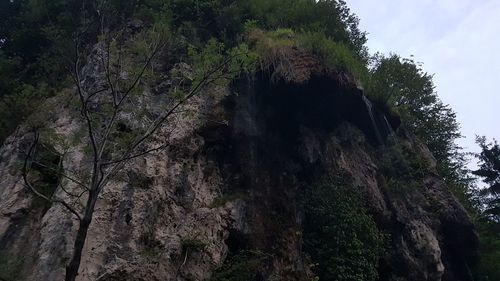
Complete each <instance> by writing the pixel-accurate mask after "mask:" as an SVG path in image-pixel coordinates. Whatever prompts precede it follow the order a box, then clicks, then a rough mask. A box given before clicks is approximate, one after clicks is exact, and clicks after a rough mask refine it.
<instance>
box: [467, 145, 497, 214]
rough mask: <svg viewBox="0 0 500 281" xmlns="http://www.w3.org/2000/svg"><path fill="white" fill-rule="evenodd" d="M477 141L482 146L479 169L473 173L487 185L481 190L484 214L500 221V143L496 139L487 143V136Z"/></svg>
mask: <svg viewBox="0 0 500 281" xmlns="http://www.w3.org/2000/svg"><path fill="white" fill-rule="evenodd" d="M476 142H477V143H478V144H479V146H480V148H481V152H480V153H479V154H477V158H478V159H479V169H477V170H476V171H473V172H472V173H473V174H474V175H476V176H479V177H481V178H482V180H483V182H484V183H485V184H486V185H487V187H486V188H484V189H483V190H482V191H481V195H482V199H483V200H482V203H483V204H484V207H485V210H484V214H485V215H487V216H488V218H489V219H491V220H493V221H496V222H499V223H500V145H499V144H498V142H497V141H496V140H494V141H493V142H492V143H487V141H486V138H485V137H477V139H476Z"/></svg>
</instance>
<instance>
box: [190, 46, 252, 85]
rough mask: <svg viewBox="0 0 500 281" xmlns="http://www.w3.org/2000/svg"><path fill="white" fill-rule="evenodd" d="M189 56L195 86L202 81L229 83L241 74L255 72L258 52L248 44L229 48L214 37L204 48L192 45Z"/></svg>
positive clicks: (220, 83) (219, 83)
mask: <svg viewBox="0 0 500 281" xmlns="http://www.w3.org/2000/svg"><path fill="white" fill-rule="evenodd" d="M188 57H189V60H190V63H191V65H192V67H193V70H194V77H193V79H192V80H193V81H192V85H193V87H199V85H200V83H205V84H207V83H210V84H211V83H213V84H218V85H227V84H228V83H229V82H231V81H232V80H233V79H234V78H235V77H237V76H239V75H240V74H242V73H251V72H253V70H254V68H255V63H256V62H257V54H255V53H254V52H252V51H251V50H250V49H249V48H248V46H247V45H246V44H240V45H238V46H237V47H234V48H231V49H229V50H228V49H226V47H225V45H224V43H221V42H219V41H217V40H216V39H214V38H212V39H210V40H208V42H207V44H206V45H204V46H203V48H196V47H195V46H190V47H189V49H188Z"/></svg>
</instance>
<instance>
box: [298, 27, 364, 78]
mask: <svg viewBox="0 0 500 281" xmlns="http://www.w3.org/2000/svg"><path fill="white" fill-rule="evenodd" d="M297 40H298V42H299V45H300V46H301V47H303V48H305V49H306V50H310V51H311V52H312V53H314V54H316V55H317V56H318V57H319V58H321V59H322V61H323V62H324V63H326V64H327V65H330V66H334V67H339V68H343V69H345V70H347V71H349V72H350V73H352V74H353V75H354V76H355V77H356V78H357V79H358V80H360V81H365V80H368V69H367V68H366V66H365V62H364V61H363V60H361V59H360V58H359V57H358V56H357V55H356V54H355V53H353V51H352V49H350V48H349V47H348V46H347V45H346V44H345V43H342V42H338V41H335V40H333V39H332V38H330V37H327V35H325V34H324V33H320V32H307V33H302V34H300V35H299V36H297Z"/></svg>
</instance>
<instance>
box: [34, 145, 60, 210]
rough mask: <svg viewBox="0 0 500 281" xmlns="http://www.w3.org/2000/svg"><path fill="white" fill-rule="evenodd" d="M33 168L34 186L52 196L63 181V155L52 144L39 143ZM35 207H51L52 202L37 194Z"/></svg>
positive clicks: (44, 193) (42, 192) (49, 196)
mask: <svg viewBox="0 0 500 281" xmlns="http://www.w3.org/2000/svg"><path fill="white" fill-rule="evenodd" d="M31 168H32V172H31V176H32V177H34V178H35V179H33V180H32V184H33V186H34V187H35V188H36V189H37V191H38V192H40V193H41V194H43V195H45V196H47V197H48V198H51V197H52V195H53V194H54V192H55V191H56V189H57V187H58V186H59V183H60V181H61V173H62V172H63V167H62V163H61V156H60V155H59V153H57V151H56V150H54V149H53V148H52V147H51V146H50V145H44V144H42V145H39V146H38V149H37V153H36V155H35V156H34V162H33V164H32V167H31ZM33 207H34V208H42V209H46V208H49V207H50V203H49V202H48V201H46V200H45V199H43V198H40V197H38V196H35V197H34V199H33Z"/></svg>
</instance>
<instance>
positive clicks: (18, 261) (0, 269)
mask: <svg viewBox="0 0 500 281" xmlns="http://www.w3.org/2000/svg"><path fill="white" fill-rule="evenodd" d="M23 266H24V259H23V258H22V257H20V256H14V255H10V254H8V253H7V252H4V251H0V280H2V281H17V280H19V275H20V273H21V270H22V269H23Z"/></svg>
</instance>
